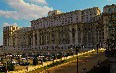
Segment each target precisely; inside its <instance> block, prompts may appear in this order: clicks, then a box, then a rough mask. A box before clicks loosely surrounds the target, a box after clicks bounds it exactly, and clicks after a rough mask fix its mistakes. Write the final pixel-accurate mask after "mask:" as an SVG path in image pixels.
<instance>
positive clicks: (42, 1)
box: [31, 0, 47, 4]
mask: <svg viewBox="0 0 116 73" xmlns="http://www.w3.org/2000/svg"><path fill="white" fill-rule="evenodd" d="M31 1H32V2H38V3H41V4H47V2H46V1H45V0H31Z"/></svg>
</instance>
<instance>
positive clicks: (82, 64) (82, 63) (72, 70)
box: [48, 53, 107, 73]
mask: <svg viewBox="0 0 116 73" xmlns="http://www.w3.org/2000/svg"><path fill="white" fill-rule="evenodd" d="M106 59H107V58H106V57H105V55H104V53H99V54H98V56H97V55H94V56H91V57H86V58H83V59H79V60H78V61H79V62H78V73H82V71H83V68H86V70H87V71H89V70H91V69H92V68H93V67H94V66H96V65H97V63H98V61H99V60H100V61H101V62H102V61H104V60H106ZM48 71H49V72H50V73H77V61H76V60H75V61H72V62H69V63H65V64H62V65H60V66H56V67H52V68H50V69H48Z"/></svg>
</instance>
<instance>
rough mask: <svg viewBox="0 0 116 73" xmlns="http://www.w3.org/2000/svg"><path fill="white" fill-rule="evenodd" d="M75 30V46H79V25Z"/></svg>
mask: <svg viewBox="0 0 116 73" xmlns="http://www.w3.org/2000/svg"><path fill="white" fill-rule="evenodd" d="M75 30H76V32H75V44H78V36H79V35H78V30H77V24H76V25H75Z"/></svg>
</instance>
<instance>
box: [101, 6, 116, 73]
mask: <svg viewBox="0 0 116 73" xmlns="http://www.w3.org/2000/svg"><path fill="white" fill-rule="evenodd" d="M103 24H104V28H105V29H104V33H106V34H104V40H105V41H106V44H105V46H106V48H107V50H106V56H107V57H108V60H109V62H110V73H116V5H115V4H112V5H106V6H105V7H104V10H103Z"/></svg>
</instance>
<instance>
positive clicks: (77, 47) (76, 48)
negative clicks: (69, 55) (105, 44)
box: [71, 45, 80, 73]
mask: <svg viewBox="0 0 116 73" xmlns="http://www.w3.org/2000/svg"><path fill="white" fill-rule="evenodd" d="M71 48H73V49H74V50H75V54H77V73H78V52H79V48H80V46H79V45H78V46H75V45H74V46H71Z"/></svg>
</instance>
